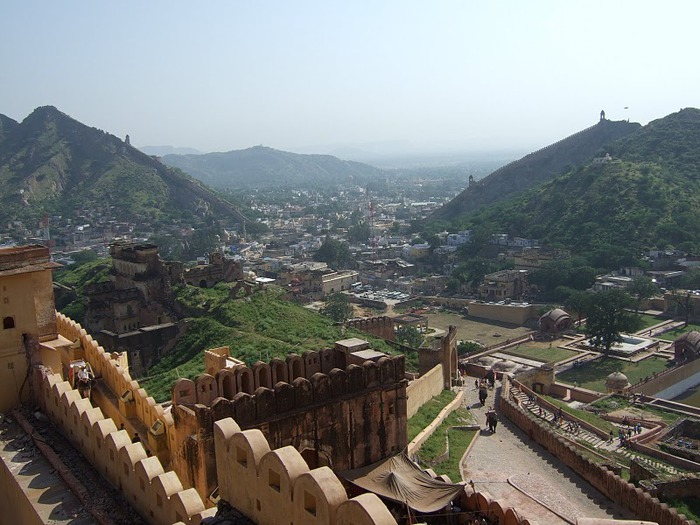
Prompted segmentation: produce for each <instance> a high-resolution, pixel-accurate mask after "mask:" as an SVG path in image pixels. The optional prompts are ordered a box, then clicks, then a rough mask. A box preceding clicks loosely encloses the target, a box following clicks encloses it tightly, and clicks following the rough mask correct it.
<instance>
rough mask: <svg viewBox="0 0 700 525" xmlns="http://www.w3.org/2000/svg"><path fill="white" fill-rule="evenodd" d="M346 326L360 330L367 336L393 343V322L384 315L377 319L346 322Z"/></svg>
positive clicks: (394, 336) (369, 318) (370, 318)
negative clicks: (370, 335)
mask: <svg viewBox="0 0 700 525" xmlns="http://www.w3.org/2000/svg"><path fill="white" fill-rule="evenodd" d="M346 325H347V326H348V327H349V328H355V329H357V330H362V331H363V332H366V333H368V334H372V335H375V336H377V337H381V338H382V339H388V340H389V341H394V340H395V339H396V334H395V332H394V320H393V319H392V318H391V317H388V316H386V315H381V316H378V317H368V318H366V319H352V320H350V321H347V323H346Z"/></svg>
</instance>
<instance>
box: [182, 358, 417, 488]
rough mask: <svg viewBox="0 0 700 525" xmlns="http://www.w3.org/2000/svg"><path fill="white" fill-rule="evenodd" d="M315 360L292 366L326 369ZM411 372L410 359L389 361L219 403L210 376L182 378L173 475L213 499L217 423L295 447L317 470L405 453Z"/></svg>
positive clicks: (356, 465) (350, 367)
mask: <svg viewBox="0 0 700 525" xmlns="http://www.w3.org/2000/svg"><path fill="white" fill-rule="evenodd" d="M312 354H315V353H311V352H309V353H305V354H304V356H305V357H306V359H302V358H300V357H299V356H296V357H295V358H293V359H291V360H288V361H289V362H288V363H287V364H290V363H291V362H292V361H294V362H296V363H301V362H302V361H303V362H305V363H306V365H305V366H306V369H307V370H308V369H309V367H310V366H314V367H316V368H319V367H320V363H318V362H317V361H316V359H315V358H313V357H311V358H309V356H310V355H312ZM296 359H299V360H296ZM280 361H281V360H280ZM282 362H283V361H282ZM404 365H405V361H404V356H393V357H382V358H381V359H379V360H378V361H377V362H373V361H366V362H365V363H364V364H363V365H362V366H358V365H352V364H351V365H348V366H347V368H346V369H345V370H341V369H339V368H334V369H332V370H331V371H330V372H329V373H328V374H325V373H322V372H316V373H314V374H313V375H312V376H311V377H310V379H306V378H304V377H296V379H294V380H293V381H292V382H291V383H287V382H284V381H277V383H276V384H275V385H274V387H272V388H267V387H258V388H257V389H256V390H255V391H254V392H253V393H252V394H248V393H245V392H238V393H237V394H235V395H234V396H233V398H232V399H226V398H224V397H220V396H218V394H217V392H218V391H217V380H216V379H217V378H214V377H212V376H209V375H207V374H204V375H202V376H200V377H199V378H198V379H197V381H191V380H188V379H180V380H178V382H177V383H176V384H175V386H174V387H173V401H174V404H173V408H172V414H173V419H174V422H175V434H176V438H175V442H176V443H175V447H174V448H173V449H172V450H173V456H172V462H173V468H174V469H175V471H176V472H178V474H179V475H180V477H181V478H182V479H183V480H185V481H186V482H187V483H189V484H191V485H192V486H194V487H195V488H196V489H197V490H198V492H199V493H200V495H202V497H206V495H208V494H209V493H210V492H211V491H212V490H213V489H214V488H215V483H216V474H215V471H214V465H213V462H212V459H211V458H212V457H213V435H212V428H213V424H214V422H216V421H219V420H222V419H226V418H232V419H235V421H236V422H237V424H238V425H240V427H241V428H243V429H253V428H257V429H260V430H261V431H262V432H263V434H264V436H265V437H266V439H267V440H268V441H269V442H270V444H271V445H272V446H273V447H274V448H280V447H284V446H287V445H292V446H294V447H295V448H296V449H298V450H299V451H301V452H302V454H303V455H304V457H305V458H306V460H307V461H308V462H310V463H311V464H312V466H317V465H329V466H332V468H333V469H336V470H349V469H354V468H359V467H362V466H365V465H368V464H370V463H373V462H375V461H379V460H381V459H384V458H386V457H388V456H390V455H392V454H395V453H398V452H400V451H401V450H402V449H403V448H405V447H406V444H407V435H406V384H407V381H406V380H405V379H403V378H404V375H405V370H404ZM300 366H301V365H300ZM255 370H258V371H260V370H265V368H263V367H261V366H256V367H255ZM227 372H228V371H226V370H222V371H221V372H220V373H227ZM250 374H251V375H253V372H252V371H250ZM256 377H257V374H256ZM193 465H195V467H193Z"/></svg>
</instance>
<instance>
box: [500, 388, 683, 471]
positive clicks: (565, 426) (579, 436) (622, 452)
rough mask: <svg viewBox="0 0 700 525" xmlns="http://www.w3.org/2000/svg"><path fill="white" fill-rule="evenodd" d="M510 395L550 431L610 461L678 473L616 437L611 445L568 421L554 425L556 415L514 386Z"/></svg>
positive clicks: (673, 468)
mask: <svg viewBox="0 0 700 525" xmlns="http://www.w3.org/2000/svg"><path fill="white" fill-rule="evenodd" d="M510 394H511V396H512V397H513V398H514V399H517V400H518V401H519V403H520V406H521V407H523V408H524V409H525V410H529V411H530V412H532V413H533V414H535V415H536V416H537V417H539V418H541V419H543V420H544V421H546V422H547V423H549V424H550V425H551V426H552V429H553V430H554V431H555V432H556V433H557V434H561V435H563V436H566V437H567V438H569V439H572V440H574V441H577V442H579V443H581V444H584V445H587V446H589V447H590V448H593V449H595V451H596V452H598V453H599V454H601V455H603V456H605V457H608V458H610V460H611V461H615V459H617V458H619V457H620V456H621V457H623V458H626V459H627V460H630V461H631V460H636V461H637V462H639V463H641V464H643V465H645V466H647V467H650V468H653V469H656V470H659V471H662V472H665V473H667V474H678V473H679V471H678V469H676V468H675V467H673V466H671V465H668V464H666V463H663V462H661V461H657V460H655V459H652V458H648V457H645V456H640V455H639V454H637V453H635V452H634V451H633V450H630V449H628V448H627V447H623V446H620V444H619V440H618V439H617V436H615V438H614V439H613V441H612V443H611V442H609V441H608V440H606V439H602V438H600V437H599V436H597V435H596V434H594V433H593V432H590V431H589V430H586V429H585V428H583V427H578V428H576V427H574V426H573V425H571V424H569V421H564V422H563V423H555V416H556V414H555V413H554V412H552V411H551V410H549V409H548V408H545V407H543V406H540V405H538V404H537V403H536V402H534V403H533V402H531V401H530V399H529V398H528V395H527V394H526V393H525V392H523V391H521V390H520V389H519V388H518V387H516V386H511V390H510ZM564 419H566V418H564ZM619 428H626V427H619Z"/></svg>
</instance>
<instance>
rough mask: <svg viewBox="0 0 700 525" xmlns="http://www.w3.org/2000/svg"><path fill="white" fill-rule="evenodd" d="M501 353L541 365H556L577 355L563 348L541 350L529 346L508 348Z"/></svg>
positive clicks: (540, 348)
mask: <svg viewBox="0 0 700 525" xmlns="http://www.w3.org/2000/svg"><path fill="white" fill-rule="evenodd" d="M501 353H503V354H509V355H515V356H518V357H525V358H527V359H533V360H534V361H540V362H542V363H552V362H555V363H556V362H559V361H563V360H564V359H568V358H570V357H574V356H575V355H576V354H577V352H574V351H573V350H565V349H563V348H556V347H552V348H546V347H544V348H543V347H537V346H531V345H520V346H519V347H517V348H515V347H513V348H508V349H507V350H503V351H501Z"/></svg>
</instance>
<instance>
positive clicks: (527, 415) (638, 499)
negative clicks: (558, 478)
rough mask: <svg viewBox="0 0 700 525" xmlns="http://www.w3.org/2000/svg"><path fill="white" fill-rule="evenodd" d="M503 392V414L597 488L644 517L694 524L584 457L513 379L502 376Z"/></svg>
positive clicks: (667, 524)
mask: <svg viewBox="0 0 700 525" xmlns="http://www.w3.org/2000/svg"><path fill="white" fill-rule="evenodd" d="M502 380H503V386H502V392H503V394H502V395H501V396H500V401H499V410H500V412H501V414H503V415H504V416H505V417H507V418H508V419H509V420H510V421H512V422H513V423H515V424H516V425H517V426H518V427H519V428H520V429H521V430H523V432H525V433H526V434H527V435H528V436H529V438H530V439H534V440H535V441H536V442H537V443H539V444H540V445H542V446H543V447H544V448H545V449H547V450H548V451H549V452H550V453H551V454H553V455H554V456H555V457H556V458H558V459H560V460H561V461H563V462H564V464H566V465H567V466H568V467H569V468H571V469H572V470H574V471H575V472H576V473H577V474H579V475H580V476H581V477H582V478H583V479H584V480H586V481H587V482H588V483H590V484H591V485H592V486H593V487H594V488H595V489H596V490H598V491H600V492H601V493H602V494H603V495H605V496H606V497H608V498H610V499H611V500H613V501H614V502H615V503H617V504H619V505H621V506H622V507H624V508H626V509H628V510H630V511H632V512H634V514H635V516H637V518H639V519H641V520H647V521H655V522H657V523H658V525H694V524H695V522H694V521H692V520H688V519H687V518H686V517H685V516H684V515H682V514H680V515H679V514H678V512H677V511H676V510H675V509H673V508H669V506H668V505H667V504H665V503H661V502H660V501H659V500H658V499H657V498H654V497H652V496H651V495H650V494H649V493H648V492H646V491H644V490H643V489H641V488H638V487H635V486H634V485H633V484H631V483H628V482H627V481H625V480H624V479H622V478H621V477H620V476H618V475H616V474H615V473H613V472H612V471H610V470H608V469H606V468H605V467H603V466H601V465H599V464H597V463H595V462H593V461H591V460H590V459H588V458H587V457H584V456H583V455H582V454H581V452H579V451H578V450H577V447H576V446H575V445H574V444H573V443H570V442H568V441H567V440H566V439H565V438H564V437H562V436H560V435H558V434H557V433H555V432H554V431H552V429H551V428H550V427H549V426H548V425H545V424H544V423H543V422H542V421H541V420H540V419H539V418H537V417H536V416H535V415H534V414H532V413H531V412H529V411H525V410H523V409H521V408H520V407H519V406H518V404H517V402H515V401H514V400H513V399H512V398H511V396H510V394H509V392H510V380H509V379H508V378H507V376H505V375H504V376H503V378H502Z"/></svg>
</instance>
